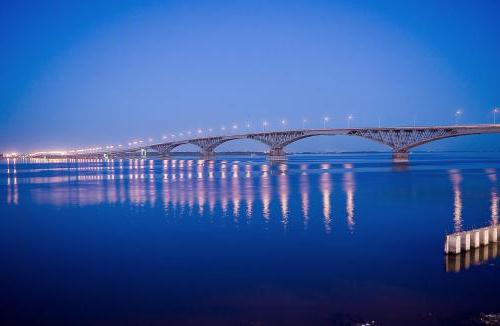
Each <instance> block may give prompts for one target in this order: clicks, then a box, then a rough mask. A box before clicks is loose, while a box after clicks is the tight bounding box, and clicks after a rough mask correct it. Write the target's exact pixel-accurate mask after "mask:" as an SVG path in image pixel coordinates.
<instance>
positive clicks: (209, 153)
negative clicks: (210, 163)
mask: <svg viewBox="0 0 500 326" xmlns="http://www.w3.org/2000/svg"><path fill="white" fill-rule="evenodd" d="M200 157H201V158H202V159H204V160H210V159H213V158H214V157H215V152H214V151H213V150H202V151H201V152H200Z"/></svg>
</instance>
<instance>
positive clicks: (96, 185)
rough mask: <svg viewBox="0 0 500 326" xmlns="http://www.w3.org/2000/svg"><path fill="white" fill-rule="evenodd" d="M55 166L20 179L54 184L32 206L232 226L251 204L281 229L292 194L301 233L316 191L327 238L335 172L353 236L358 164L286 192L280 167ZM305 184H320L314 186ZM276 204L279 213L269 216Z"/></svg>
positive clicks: (11, 179) (325, 171)
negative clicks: (223, 220) (157, 210)
mask: <svg viewBox="0 0 500 326" xmlns="http://www.w3.org/2000/svg"><path fill="white" fill-rule="evenodd" d="M33 163H35V164H36V163H39V162H36V161H35V162H25V161H23V162H19V161H16V160H8V161H7V162H6V173H5V176H6V185H7V200H6V203H7V204H12V205H18V204H19V183H20V182H19V178H18V165H19V164H24V165H30V164H33ZM43 163H45V164H47V163H49V161H43ZM54 163H59V164H61V163H63V164H67V167H66V168H61V167H60V166H54V168H53V169H51V168H50V164H49V167H48V168H45V169H44V170H43V171H44V172H47V171H51V170H53V171H54V172H57V173H58V175H52V176H31V174H30V173H26V175H25V176H23V177H22V180H21V186H23V185H25V184H31V185H37V184H40V185H44V184H45V185H46V184H49V185H52V186H51V187H50V188H48V189H43V190H41V189H37V188H34V189H32V192H33V200H34V201H35V202H37V203H38V204H49V205H55V206H67V205H80V206H85V205H98V204H103V203H108V204H116V203H120V204H124V203H127V202H129V203H131V204H133V205H145V204H148V205H151V206H154V205H156V202H157V201H158V200H159V201H160V202H161V204H162V206H163V207H164V210H165V213H166V214H167V215H168V213H169V209H173V210H174V211H175V212H176V213H178V214H184V213H185V212H188V213H189V214H192V213H193V210H194V209H195V206H196V207H197V212H198V214H199V215H203V214H205V213H206V212H208V214H210V215H214V214H217V207H218V206H219V207H220V209H221V211H222V214H223V215H227V214H228V212H229V211H228V210H229V209H231V215H232V216H233V218H234V222H235V223H238V221H239V219H240V217H241V214H243V215H245V216H246V217H247V218H248V219H251V218H253V214H254V211H255V205H261V207H262V218H263V219H264V221H269V220H270V219H271V218H273V217H277V216H278V215H279V216H280V220H281V223H282V225H283V227H284V228H285V229H286V226H287V224H288V223H289V218H290V203H289V201H290V197H291V196H292V194H293V193H294V192H297V193H298V194H299V198H300V212H299V215H301V217H302V221H303V227H304V229H307V226H308V223H309V220H310V218H311V213H312V212H311V203H310V200H311V198H312V197H314V196H315V194H314V192H315V190H316V189H317V190H318V191H319V193H318V194H319V196H320V198H321V205H320V207H321V216H322V219H323V225H324V231H325V233H327V234H328V233H330V232H331V231H332V223H333V221H334V216H337V217H340V214H341V213H340V212H341V211H340V210H337V211H335V212H334V207H333V201H332V200H333V198H334V197H336V196H339V195H340V194H336V193H335V192H334V182H333V180H332V171H335V173H337V174H338V173H339V172H340V174H341V175H342V177H341V184H342V190H343V193H344V196H345V200H344V203H345V209H344V212H345V219H346V222H347V228H348V230H349V231H350V232H351V233H352V232H354V231H355V225H356V222H355V206H356V196H355V193H356V178H355V170H356V165H355V164H353V163H343V164H342V165H341V166H332V164H331V163H320V164H319V165H318V168H319V169H317V170H315V169H314V168H311V166H310V164H307V163H302V164H298V166H297V167H296V168H295V167H294V168H293V172H292V173H295V171H296V172H297V173H298V175H299V176H298V186H297V187H296V188H295V187H292V188H291V187H290V180H289V178H290V175H289V173H290V171H289V170H290V166H289V165H288V164H286V163H279V164H276V165H274V164H271V165H270V164H269V163H266V162H264V163H255V162H253V163H252V162H240V161H230V162H228V161H226V160H222V161H205V160H190V159H172V160H163V161H154V160H143V159H129V160H121V159H120V160H109V161H101V160H87V161H85V160H78V162H65V161H61V162H60V161H59V160H57V162H54ZM398 170H400V169H399V168H398ZM404 170H406V169H404ZM28 171H34V170H28ZM484 173H485V175H486V176H487V177H488V179H489V180H490V181H491V185H492V186H491V194H490V197H491V198H490V215H491V222H490V223H491V224H497V223H498V203H499V196H498V192H497V188H496V183H497V174H496V170H495V169H493V168H487V169H484ZM60 174H63V175H60ZM318 174H319V176H318ZM448 175H449V181H450V186H451V187H450V188H451V192H452V194H453V205H452V218H453V225H454V231H460V230H462V229H463V216H462V214H463V198H462V182H463V176H462V174H461V170H460V169H456V168H451V169H449V170H448ZM311 178H312V179H315V178H318V179H317V181H315V180H311ZM311 182H312V183H316V184H318V188H314V187H311ZM256 192H257V193H258V194H259V195H260V202H259V201H257V202H256V201H255V193H256ZM274 200H276V201H277V202H278V204H279V213H278V212H276V211H273V208H274V207H275V206H274V205H273V201H274ZM242 205H244V206H242ZM242 207H243V208H242ZM242 209H243V210H244V211H243V213H242ZM295 213H297V212H295ZM317 213H318V212H317V211H314V212H313V215H315V216H317ZM334 213H335V214H336V215H335V214H334Z"/></svg>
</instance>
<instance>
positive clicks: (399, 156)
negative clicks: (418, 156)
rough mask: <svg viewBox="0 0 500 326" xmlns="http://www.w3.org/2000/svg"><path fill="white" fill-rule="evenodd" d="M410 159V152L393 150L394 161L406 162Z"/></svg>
mask: <svg viewBox="0 0 500 326" xmlns="http://www.w3.org/2000/svg"><path fill="white" fill-rule="evenodd" d="M408 160H409V153H408V152H402V151H400V152H392V161H393V162H394V163H406V162H408Z"/></svg>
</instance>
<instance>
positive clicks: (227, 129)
mask: <svg viewBox="0 0 500 326" xmlns="http://www.w3.org/2000/svg"><path fill="white" fill-rule="evenodd" d="M497 113H500V108H499V107H495V108H494V109H493V110H492V114H493V124H496V115H497ZM462 115H463V110H462V109H458V110H456V111H455V114H454V117H455V124H458V123H459V122H460V118H461V117H462ZM346 120H347V128H351V124H352V121H353V120H354V116H353V115H352V114H349V115H347V116H346ZM321 121H322V123H323V129H326V128H327V127H328V123H329V122H330V117H329V116H324V117H323V118H322V120H321ZM301 122H302V129H306V127H307V124H308V123H309V122H310V121H309V120H308V119H307V118H303V119H302V121H301ZM414 124H415V122H414ZM279 125H280V126H281V128H282V130H286V128H287V125H288V120H287V119H281V120H280V121H279ZM261 126H262V131H264V132H265V131H268V130H269V127H270V122H269V121H268V120H264V121H262V125H261ZM251 127H252V125H251V124H250V123H248V122H247V123H245V124H241V125H240V124H237V123H233V124H230V125H223V126H221V127H220V130H219V131H220V133H219V134H221V135H222V134H227V133H236V132H238V131H239V130H243V128H244V129H245V130H246V131H250V130H251ZM378 127H379V128H380V127H381V124H380V118H378ZM215 133H216V129H214V128H208V129H206V131H204V130H203V129H201V128H199V129H196V130H195V131H194V132H193V131H191V130H188V131H185V132H179V133H173V134H170V135H163V137H162V140H164V141H166V140H172V141H173V140H182V139H186V138H191V137H193V136H199V137H201V136H202V135H204V134H205V135H207V136H208V135H214V134H215ZM148 141H149V143H152V142H153V139H152V138H149V139H148ZM143 143H144V141H142V140H138V141H132V142H129V143H128V146H129V147H137V146H141V145H143Z"/></svg>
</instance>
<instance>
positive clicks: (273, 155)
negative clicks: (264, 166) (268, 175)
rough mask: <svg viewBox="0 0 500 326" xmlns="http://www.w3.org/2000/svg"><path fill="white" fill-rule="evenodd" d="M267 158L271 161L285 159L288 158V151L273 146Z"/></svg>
mask: <svg viewBox="0 0 500 326" xmlns="http://www.w3.org/2000/svg"><path fill="white" fill-rule="evenodd" d="M267 159H268V160H270V161H284V160H286V152H285V151H284V150H283V148H271V149H270V150H269V152H268V153H267Z"/></svg>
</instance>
